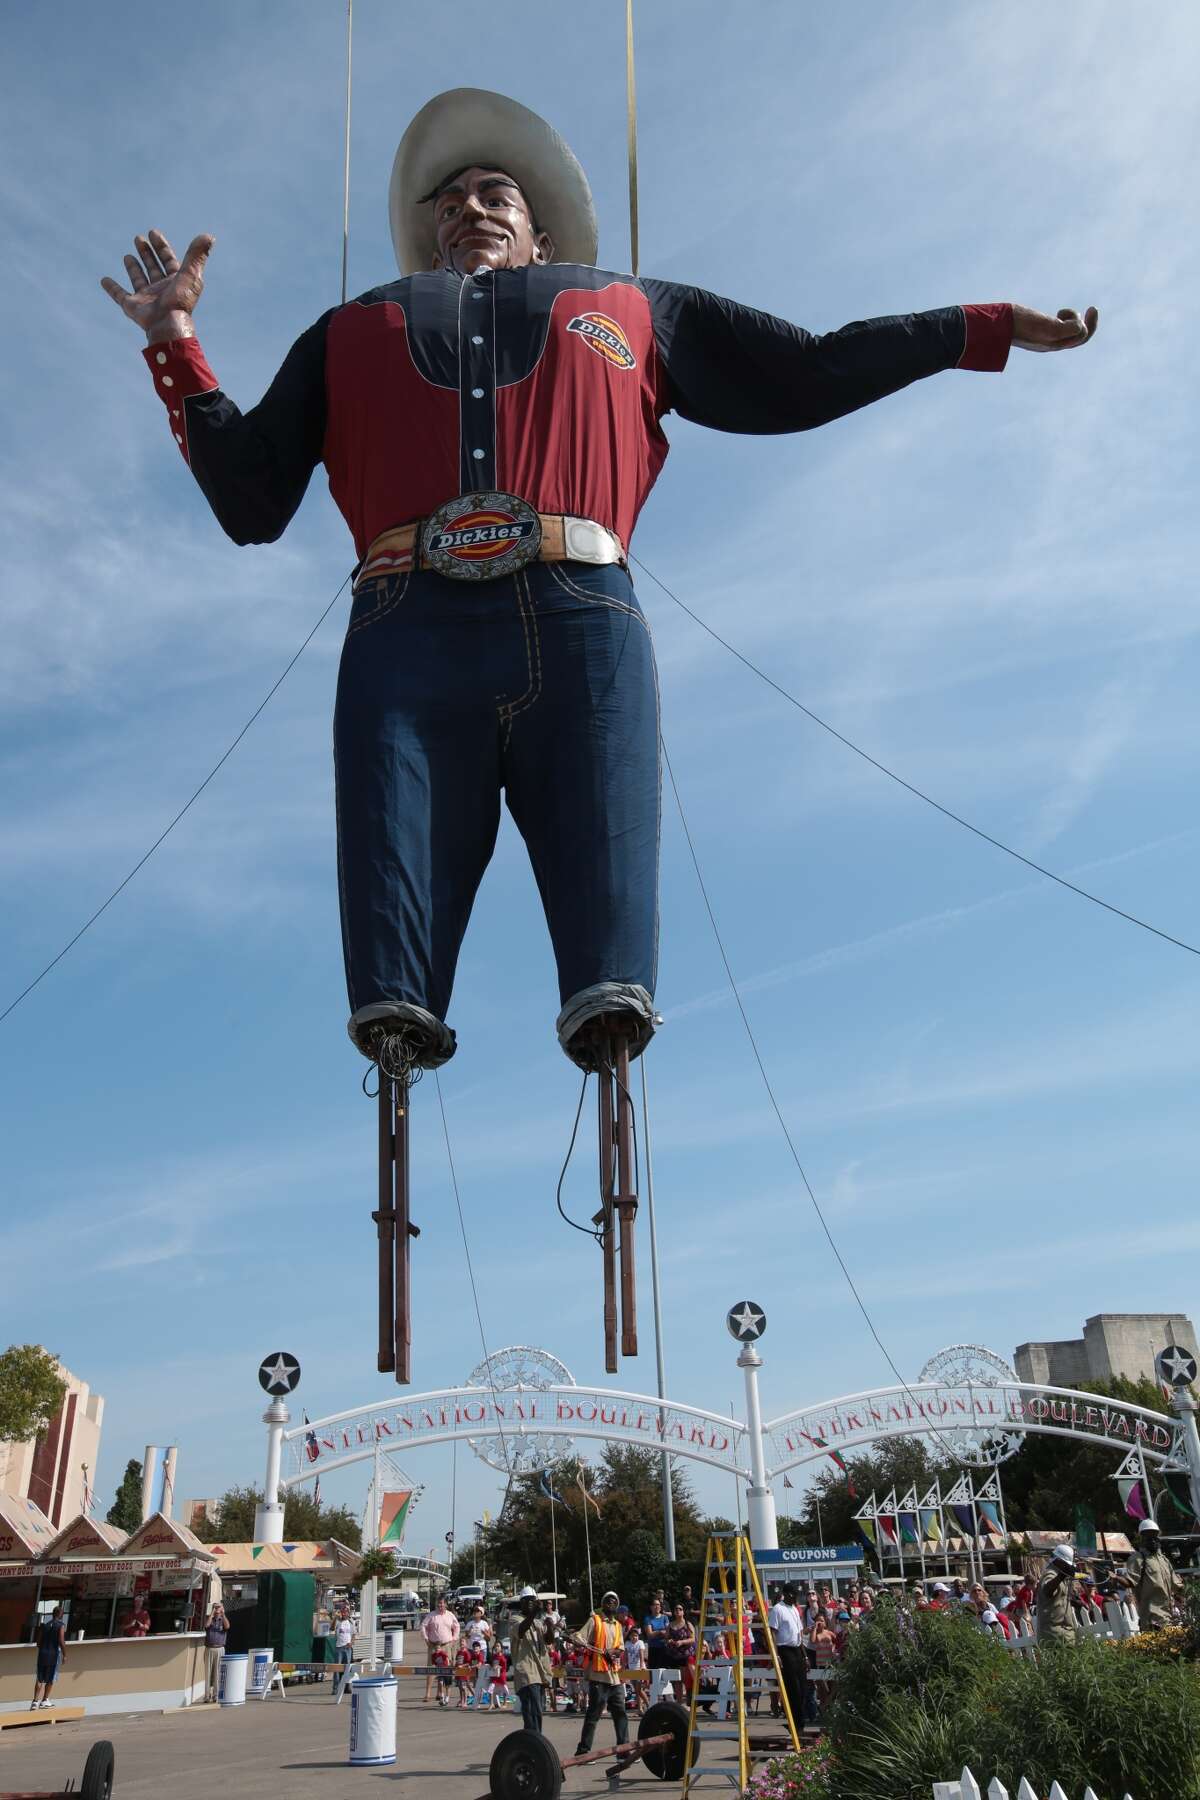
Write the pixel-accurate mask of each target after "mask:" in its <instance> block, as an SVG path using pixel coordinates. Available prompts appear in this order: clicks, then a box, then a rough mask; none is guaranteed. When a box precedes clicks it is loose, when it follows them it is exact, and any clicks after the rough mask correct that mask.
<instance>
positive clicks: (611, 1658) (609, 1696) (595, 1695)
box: [575, 1588, 629, 1756]
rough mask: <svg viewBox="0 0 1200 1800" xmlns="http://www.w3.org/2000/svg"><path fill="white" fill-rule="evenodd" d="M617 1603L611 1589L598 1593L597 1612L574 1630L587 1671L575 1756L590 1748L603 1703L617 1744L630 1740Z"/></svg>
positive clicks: (622, 1644)
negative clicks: (610, 1717)
mask: <svg viewBox="0 0 1200 1800" xmlns="http://www.w3.org/2000/svg"><path fill="white" fill-rule="evenodd" d="M619 1605H620V1601H619V1599H618V1597H617V1595H616V1594H614V1593H613V1592H612V1590H611V1588H610V1589H609V1591H608V1593H607V1594H602V1595H601V1596H600V1611H599V1612H594V1613H593V1614H592V1616H591V1618H590V1619H589V1620H588V1622H587V1624H586V1625H585V1626H584V1628H583V1630H582V1631H577V1632H576V1633H575V1641H576V1643H579V1644H582V1645H583V1651H584V1657H583V1662H584V1668H585V1670H586V1671H587V1712H586V1713H585V1714H584V1718H583V1730H582V1731H581V1732H580V1734H579V1744H578V1747H577V1748H576V1751H575V1754H576V1756H586V1754H587V1752H588V1751H589V1750H590V1749H591V1747H592V1739H593V1738H594V1737H595V1735H596V1726H597V1725H598V1724H599V1722H600V1714H601V1713H602V1712H603V1711H604V1709H605V1707H606V1706H607V1708H608V1710H609V1712H610V1713H611V1714H612V1722H613V1728H614V1730H615V1731H616V1734H617V1742H618V1744H626V1743H628V1742H629V1719H628V1716H627V1714H626V1711H625V1679H624V1676H623V1674H622V1672H621V1653H622V1651H623V1650H624V1648H625V1636H624V1633H623V1632H622V1630H621V1622H620V1620H619V1619H618V1618H617V1608H618V1606H619Z"/></svg>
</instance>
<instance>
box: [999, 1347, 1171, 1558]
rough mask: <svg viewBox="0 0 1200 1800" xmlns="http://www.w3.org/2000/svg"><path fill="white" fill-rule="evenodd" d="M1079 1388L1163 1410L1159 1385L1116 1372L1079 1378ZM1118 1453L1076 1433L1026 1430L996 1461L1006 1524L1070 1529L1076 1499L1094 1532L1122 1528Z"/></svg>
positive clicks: (1125, 1520)
mask: <svg viewBox="0 0 1200 1800" xmlns="http://www.w3.org/2000/svg"><path fill="white" fill-rule="evenodd" d="M1079 1387H1080V1390H1081V1391H1082V1392H1083V1393H1085V1394H1102V1395H1104V1396H1106V1397H1107V1398H1108V1399H1110V1400H1124V1401H1126V1402H1127V1403H1128V1404H1130V1405H1133V1406H1144V1407H1146V1408H1147V1409H1148V1410H1149V1411H1150V1412H1162V1411H1163V1410H1164V1406H1163V1397H1162V1389H1161V1388H1160V1387H1158V1385H1157V1384H1156V1383H1155V1382H1153V1381H1150V1380H1147V1379H1143V1380H1140V1381H1132V1380H1130V1379H1129V1377H1128V1376H1125V1375H1115V1376H1112V1377H1110V1378H1108V1379H1106V1380H1101V1381H1081V1382H1080V1383H1079ZM1131 1447H1132V1446H1131ZM1121 1455H1122V1453H1121V1452H1120V1451H1117V1450H1113V1449H1112V1448H1111V1447H1110V1446H1108V1445H1098V1446H1097V1447H1096V1448H1095V1449H1093V1448H1092V1447H1091V1445H1089V1444H1086V1443H1084V1442H1082V1441H1081V1440H1080V1439H1078V1438H1069V1437H1066V1436H1062V1437H1057V1438H1056V1437H1054V1436H1052V1435H1051V1434H1050V1433H1049V1432H1038V1431H1030V1432H1026V1434H1025V1442H1024V1443H1023V1444H1022V1446H1021V1448H1020V1449H1019V1450H1018V1451H1017V1454H1016V1455H1015V1456H1013V1457H1010V1458H1009V1460H1008V1461H1007V1462H1006V1463H1001V1465H1000V1480H1001V1484H1002V1486H1003V1490H1004V1511H1005V1516H1006V1518H1007V1521H1008V1524H1009V1526H1010V1527H1011V1528H1012V1529H1014V1530H1017V1531H1026V1530H1031V1529H1032V1530H1040V1531H1047V1530H1048V1531H1054V1530H1059V1531H1069V1530H1070V1529H1071V1526H1072V1523H1073V1520H1074V1512H1075V1507H1076V1505H1079V1504H1081V1505H1083V1506H1086V1507H1090V1509H1091V1511H1092V1513H1093V1515H1094V1517H1095V1521H1096V1528H1097V1530H1098V1531H1124V1530H1125V1529H1126V1528H1127V1527H1128V1526H1129V1523H1130V1520H1129V1516H1128V1514H1127V1513H1126V1511H1125V1508H1124V1507H1123V1505H1122V1504H1121V1496H1120V1494H1119V1492H1118V1490H1117V1484H1116V1482H1115V1481H1114V1480H1113V1479H1112V1476H1113V1471H1114V1469H1116V1467H1117V1465H1118V1463H1119V1461H1120V1459H1121Z"/></svg>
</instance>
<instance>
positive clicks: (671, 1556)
mask: <svg viewBox="0 0 1200 1800" xmlns="http://www.w3.org/2000/svg"><path fill="white" fill-rule="evenodd" d="M639 1062H640V1067H641V1071H642V1144H643V1146H644V1149H645V1156H646V1212H647V1215H648V1217H649V1220H650V1292H651V1296H652V1298H653V1301H654V1360H655V1363H656V1364H657V1367H658V1397H659V1399H660V1400H663V1401H665V1400H666V1397H667V1370H666V1359H665V1356H664V1354H663V1330H662V1295H661V1293H660V1291H659V1285H658V1230H657V1227H656V1225H655V1219H654V1164H653V1159H652V1156H651V1147H650V1095H649V1090H648V1088H647V1086H646V1058H645V1055H644V1054H643V1055H642V1056H641V1058H640V1059H639ZM658 1428H659V1431H660V1432H665V1429H666V1413H665V1411H663V1412H660V1413H659V1415H658ZM662 1508H663V1547H664V1549H665V1550H666V1553H667V1561H668V1562H674V1561H675V1495H674V1493H673V1491H672V1488H671V1458H670V1457H669V1456H668V1454H667V1452H666V1451H665V1450H664V1451H663V1456H662ZM554 1585H555V1587H557V1586H558V1582H557V1579H556V1580H555V1583H554Z"/></svg>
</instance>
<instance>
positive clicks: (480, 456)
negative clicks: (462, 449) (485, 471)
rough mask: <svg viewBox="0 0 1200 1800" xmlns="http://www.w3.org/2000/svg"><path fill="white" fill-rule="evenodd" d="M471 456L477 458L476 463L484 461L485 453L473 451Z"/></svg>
mask: <svg viewBox="0 0 1200 1800" xmlns="http://www.w3.org/2000/svg"><path fill="white" fill-rule="evenodd" d="M471 455H472V456H473V457H474V458H475V461H476V462H482V461H483V451H482V450H472V452H471Z"/></svg>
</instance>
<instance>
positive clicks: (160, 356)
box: [154, 350, 167, 363]
mask: <svg viewBox="0 0 1200 1800" xmlns="http://www.w3.org/2000/svg"><path fill="white" fill-rule="evenodd" d="M154 360H155V362H156V363H165V362H166V360H167V353H166V351H165V350H160V351H158V353H157V354H156V356H155V358H154Z"/></svg>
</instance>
